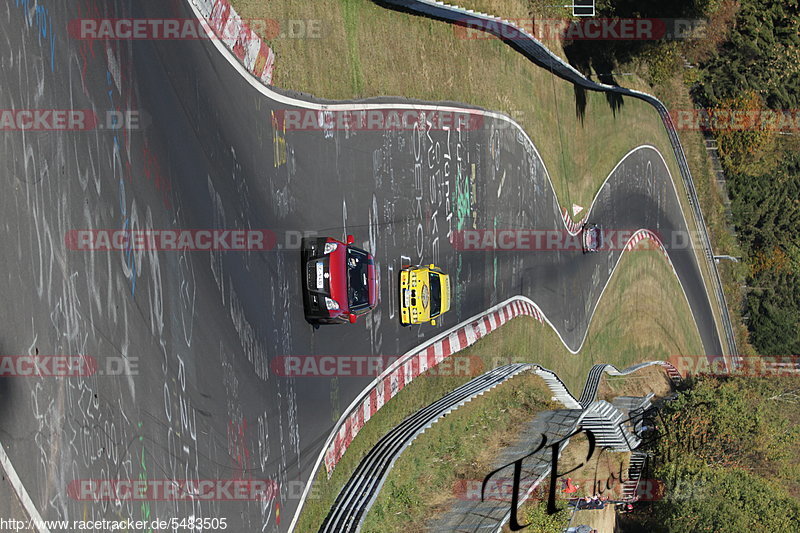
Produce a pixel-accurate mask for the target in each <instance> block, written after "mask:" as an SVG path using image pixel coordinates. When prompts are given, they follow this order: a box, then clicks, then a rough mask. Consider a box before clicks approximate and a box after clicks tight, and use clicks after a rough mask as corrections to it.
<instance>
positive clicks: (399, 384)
mask: <svg viewBox="0 0 800 533" xmlns="http://www.w3.org/2000/svg"><path fill="white" fill-rule="evenodd" d="M520 315H527V316H532V317H533V318H535V319H536V320H538V321H539V322H543V321H544V317H543V315H542V312H541V310H540V309H539V308H538V307H537V306H536V305H535V304H533V303H530V302H528V301H525V300H522V299H511V301H508V302H506V303H504V304H502V305H500V306H497V307H495V308H493V309H490V310H489V311H487V312H486V313H484V314H482V315H480V316H478V317H476V318H474V319H472V320H469V321H467V323H466V324H463V325H462V326H461V327H458V328H456V329H455V330H454V331H452V332H451V333H449V334H446V335H440V336H439V337H435V338H434V339H433V340H432V341H431V342H430V343H428V344H426V345H423V347H422V348H421V349H418V350H415V351H413V352H411V353H410V354H406V355H404V356H403V357H402V358H401V359H399V360H397V361H396V362H395V363H394V364H393V365H392V366H390V367H389V368H388V369H386V370H385V371H384V372H383V373H382V374H381V375H380V376H379V377H378V378H376V379H375V381H374V382H373V385H372V386H371V387H369V389H368V390H367V391H365V392H364V393H362V395H361V396H360V397H359V398H358V399H357V400H356V401H355V402H353V404H352V405H353V406H355V407H353V408H351V409H349V413H350V414H349V415H348V416H347V418H346V419H345V421H344V423H343V424H341V425H340V426H339V429H338V431H337V433H336V437H334V439H333V441H332V442H331V443H330V445H329V446H328V448H327V450H326V451H325V468H326V470H327V471H328V475H329V476H330V474H331V472H333V469H334V467H335V466H336V463H337V462H338V461H339V459H341V458H342V455H344V452H345V451H346V450H347V447H348V446H349V445H350V443H351V442H352V441H353V439H354V438H355V436H356V435H357V434H358V432H359V431H361V428H363V427H364V424H366V423H367V421H368V420H369V419H370V418H371V417H372V416H373V415H374V414H375V413H376V412H377V411H378V409H380V408H381V407H383V405H384V404H385V403H386V402H388V401H389V400H390V399H392V398H393V397H394V396H395V395H397V394H398V393H399V392H400V391H401V390H403V388H405V387H406V385H408V384H409V383H411V381H413V380H414V379H415V378H417V377H418V376H419V375H420V374H422V373H424V372H425V371H426V370H428V369H429V368H432V367H434V366H436V365H438V364H439V363H441V362H442V361H443V360H444V359H445V358H447V357H450V356H451V355H453V354H454V353H456V352H458V351H459V350H463V349H464V348H466V347H468V346H470V345H471V344H473V343H475V341H477V340H478V339H480V338H481V337H483V336H485V335H486V334H487V333H489V332H490V331H493V330H495V329H497V328H498V327H500V326H502V325H503V324H505V323H506V322H508V321H509V320H511V319H512V318H514V317H517V316H520Z"/></svg>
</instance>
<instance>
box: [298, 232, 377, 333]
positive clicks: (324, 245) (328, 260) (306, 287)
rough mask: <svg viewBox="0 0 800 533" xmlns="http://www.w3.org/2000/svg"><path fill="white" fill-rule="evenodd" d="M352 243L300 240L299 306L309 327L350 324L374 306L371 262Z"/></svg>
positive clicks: (374, 276) (329, 239) (349, 239)
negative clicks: (301, 306) (301, 294)
mask: <svg viewBox="0 0 800 533" xmlns="http://www.w3.org/2000/svg"><path fill="white" fill-rule="evenodd" d="M353 242H354V238H353V236H352V235H348V236H347V242H346V243H345V242H341V241H337V240H336V239H334V238H332V237H323V238H319V239H303V243H302V249H303V251H302V263H303V306H304V308H305V314H306V320H308V321H309V322H311V323H312V324H342V323H346V322H350V323H354V322H355V321H356V319H357V318H358V316H359V315H364V314H366V313H369V312H370V311H372V310H373V309H375V306H376V305H377V304H378V277H377V271H376V269H375V261H374V260H373V258H372V255H371V254H370V253H369V252H366V251H364V250H362V249H361V248H358V247H356V246H353Z"/></svg>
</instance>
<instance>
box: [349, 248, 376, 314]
mask: <svg viewBox="0 0 800 533" xmlns="http://www.w3.org/2000/svg"><path fill="white" fill-rule="evenodd" d="M371 262H372V260H371V259H370V257H369V254H367V252H365V251H363V250H359V249H358V248H353V247H348V248H347V295H348V299H349V304H350V310H351V311H358V310H359V309H363V308H365V307H369V279H368V277H369V268H368V265H369V264H370V263H371Z"/></svg>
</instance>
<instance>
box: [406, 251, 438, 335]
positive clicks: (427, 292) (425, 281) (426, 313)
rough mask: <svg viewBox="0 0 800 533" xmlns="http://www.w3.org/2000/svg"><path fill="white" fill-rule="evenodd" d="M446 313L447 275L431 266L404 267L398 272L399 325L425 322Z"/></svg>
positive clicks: (433, 322)
mask: <svg viewBox="0 0 800 533" xmlns="http://www.w3.org/2000/svg"><path fill="white" fill-rule="evenodd" d="M449 310H450V276H448V275H447V274H445V273H444V272H442V271H441V269H439V268H436V266H435V265H428V266H416V267H408V268H405V269H403V270H401V271H400V323H401V324H403V325H404V326H408V325H410V324H422V323H423V322H428V321H430V323H431V324H432V325H434V326H435V325H436V318H437V317H439V316H440V315H442V314H443V313H446V312H447V311H449Z"/></svg>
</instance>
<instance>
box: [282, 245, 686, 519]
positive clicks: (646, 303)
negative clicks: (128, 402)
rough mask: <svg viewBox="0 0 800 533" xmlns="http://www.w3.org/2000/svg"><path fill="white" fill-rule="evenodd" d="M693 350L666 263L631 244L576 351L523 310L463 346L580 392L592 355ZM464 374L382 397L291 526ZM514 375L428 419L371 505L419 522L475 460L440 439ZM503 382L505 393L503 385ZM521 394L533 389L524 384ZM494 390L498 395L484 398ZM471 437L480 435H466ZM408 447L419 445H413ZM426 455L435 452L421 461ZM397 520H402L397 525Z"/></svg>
mask: <svg viewBox="0 0 800 533" xmlns="http://www.w3.org/2000/svg"><path fill="white" fill-rule="evenodd" d="M701 350H702V345H701V343H700V337H699V334H698V332H697V328H696V326H695V324H694V321H693V319H692V317H691V314H690V312H689V309H688V304H687V303H686V300H685V298H684V296H683V292H682V291H681V289H680V286H679V284H678V281H677V279H676V278H675V276H674V274H672V271H671V270H670V268H669V265H668V264H667V263H666V261H665V260H664V258H663V256H662V255H661V253H660V252H658V251H653V250H637V251H636V252H633V253H629V254H625V255H624V256H623V259H622V263H621V264H620V266H619V267H618V269H617V271H616V272H615V273H614V276H613V277H612V280H611V282H610V285H609V287H608V288H607V289H606V292H605V295H604V297H603V299H602V300H601V302H600V304H599V306H598V309H597V313H596V315H595V318H594V320H593V321H592V323H591V325H590V332H589V338H588V340H587V342H586V344H585V345H584V347H583V349H582V350H581V351H580V352H579V353H578V354H575V355H573V354H571V353H569V351H568V350H567V349H566V348H565V347H564V346H563V344H562V343H561V341H560V340H559V339H558V337H557V335H556V334H555V332H553V330H552V329H550V328H549V327H548V326H545V325H542V324H540V323H538V322H537V321H535V320H534V319H532V318H528V317H522V318H517V319H515V320H512V321H511V322H509V323H508V324H506V325H505V326H503V327H502V328H500V329H499V330H498V331H496V332H494V333H491V334H490V335H487V336H486V337H484V338H482V339H480V340H479V341H478V342H477V343H475V344H474V345H472V346H471V347H470V348H468V349H467V350H464V351H463V352H462V354H463V355H473V356H478V357H480V358H481V359H482V360H483V362H484V367H485V368H487V369H488V368H492V367H495V366H499V365H501V364H507V363H510V362H521V361H530V362H535V363H538V364H540V365H542V366H544V367H546V368H549V369H551V370H553V371H555V372H557V373H558V375H559V376H560V377H561V379H563V380H564V382H565V383H566V384H567V386H568V387H569V388H570V390H571V391H572V392H573V393H574V394H580V391H581V390H582V387H583V384H584V382H585V380H586V374H587V372H588V370H589V368H590V367H591V365H592V364H594V363H597V362H608V363H613V364H616V365H618V366H619V367H625V366H629V365H632V364H635V363H638V362H641V361H644V360H653V359H665V358H667V357H668V356H669V355H672V354H698V353H702V351H701ZM468 379H469V378H466V377H435V378H434V377H428V378H419V379H417V380H415V381H413V382H412V383H411V384H410V385H409V386H408V387H406V388H405V389H403V390H402V391H401V392H400V394H398V395H397V396H396V397H395V398H394V399H393V400H392V401H391V402H389V403H388V404H386V405H384V407H383V408H382V409H381V410H380V411H378V413H377V414H376V415H375V416H374V417H372V418H371V419H370V420H369V422H368V423H367V424H366V425H365V426H364V428H363V429H362V430H361V431H360V432H359V434H358V435H357V436H356V438H355V439H354V440H353V442H352V443H351V445H350V448H348V451H347V453H345V454H344V456H343V457H342V460H341V462H340V463H339V464H338V465H337V467H336V468H335V469H334V471H333V474H332V476H331V478H330V479H328V478H327V476H326V474H325V473H324V469H323V470H322V471H321V472H320V473H319V474H318V476H317V478H316V480H315V489H314V494H315V497H314V498H313V499H309V500H308V501H307V503H306V505H305V508H304V511H303V513H302V515H301V517H300V523H299V525H298V527H299V529H298V531H316V530H317V529H319V525H320V524H321V523H322V521H323V520H324V518H325V516H326V515H327V513H328V511H329V510H330V506H331V505H332V504H333V501H334V500H335V498H336V495H337V494H338V492H339V490H340V489H341V487H342V486H343V485H344V483H345V482H346V481H347V480H348V479H349V477H350V474H351V473H352V472H353V470H354V469H355V467H356V466H357V464H358V463H359V462H360V460H361V458H362V457H363V456H364V455H365V454H366V452H367V451H368V450H369V449H371V448H372V446H374V444H375V443H376V442H377V441H378V440H379V439H380V438H381V437H382V436H383V435H384V434H386V432H388V431H389V430H390V429H391V428H393V427H394V426H395V425H396V424H397V423H399V422H400V421H401V420H402V419H403V418H405V417H406V416H408V415H409V414H411V413H413V412H415V411H417V410H418V409H419V408H421V407H424V406H426V405H428V404H429V403H431V402H433V401H434V400H437V399H439V398H440V397H441V396H443V395H444V394H446V393H447V392H449V391H451V390H453V389H454V388H456V387H457V386H459V385H461V384H463V383H464V382H466V381H468ZM517 379H520V381H521V379H522V378H514V380H512V381H511V382H509V383H508V384H506V385H504V386H503V387H507V389H504V388H503V387H498V389H496V390H495V391H493V392H490V393H489V394H487V395H486V396H485V397H484V398H482V399H480V400H477V401H474V402H472V404H471V405H469V406H468V407H467V408H462V409H460V410H458V411H456V412H454V413H452V414H451V415H449V416H448V417H447V418H446V419H445V420H446V423H444V421H443V422H440V423H439V424H435V425H434V426H433V427H432V428H431V429H430V430H428V431H427V432H426V433H425V434H423V435H422V436H420V437H419V438H418V439H417V440H416V441H415V442H414V444H412V445H411V447H410V448H408V449H407V450H406V452H405V453H404V454H403V457H402V461H403V462H402V463H398V465H405V464H406V462H407V461H410V462H411V464H412V465H414V466H413V468H412V469H411V470H409V468H407V467H405V466H403V467H396V468H394V469H393V470H392V472H391V473H390V476H389V480H391V482H392V483H394V485H391V484H390V482H389V481H388V480H387V485H386V487H389V488H390V490H387V491H382V493H381V495H380V496H379V497H378V502H381V503H380V505H381V506H382V507H376V508H380V509H382V510H383V513H384V514H385V515H386V516H388V515H391V517H390V518H391V523H392V524H397V528H401V529H405V528H406V526H408V527H411V526H410V525H409V524H411V523H414V524H416V525H417V526H419V524H420V523H421V522H424V519H425V517H426V516H427V514H426V513H428V512H430V508H429V507H428V506H427V503H428V502H435V501H437V500H436V494H439V493H440V490H441V487H451V486H452V483H453V481H454V480H455V478H454V477H447V476H448V475H451V476H452V475H455V473H456V472H459V470H460V471H461V472H464V471H466V470H464V469H465V468H468V467H469V465H471V464H472V462H475V461H476V456H475V454H476V452H480V451H481V450H480V449H476V448H475V447H468V446H465V447H464V448H462V449H460V450H459V452H458V454H456V455H453V454H452V453H450V454H449V455H448V454H447V450H446V447H447V446H448V444H447V443H452V442H453V441H454V440H463V441H467V442H469V441H471V440H472V439H473V437H471V435H473V434H476V435H481V434H482V433H481V431H482V429H481V422H480V421H482V420H486V416H487V415H486V413H495V414H497V412H498V406H499V405H502V403H503V402H505V401H506V399H507V398H515V397H516V396H515V394H518V393H517V392H514V391H517V390H518V389H517V388H515V387H518V385H515V380H517ZM529 379H538V378H529ZM540 385H541V382H540ZM531 388H533V387H531ZM504 390H507V391H511V392H505V393H504V392H503V391H504ZM523 393H524V394H533V392H532V391H527V390H525V391H524V392H523ZM495 395H496V396H497V397H498V398H499V399H496V400H492V399H491V398H492V397H493V396H495ZM535 400H536V397H530V398H529V400H526V403H525V405H531V406H532V407H531V409H528V410H527V411H526V412H525V413H523V414H524V416H527V417H528V418H530V417H533V416H534V414H535V412H536V411H537V410H538V409H539V408H540V406H541V405H542V404H541V402H537V401H535ZM483 402H488V404H487V405H488V406H482V405H481V404H482V403H483ZM515 403H516V401H515V402H509V403H506V406H505V407H500V409H502V408H507V409H509V410H510V412H509V413H505V414H503V415H502V416H503V417H512V418H513V417H517V416H519V413H518V412H515V411H514V410H513V409H511V408H512V406H513V405H515ZM492 416H495V415H492ZM497 416H500V415H497ZM504 420H509V419H507V418H501V419H499V420H498V422H497V423H496V424H495V425H494V429H493V430H496V428H501V427H503V426H502V423H503V421H504ZM476 424H477V425H476ZM475 440H480V439H479V438H478V437H475ZM482 442H484V441H482ZM417 450H423V451H421V452H419V453H418V452H417ZM430 450H434V451H436V450H438V451H440V452H442V454H441V455H440V454H438V452H437V453H433V454H431V452H430ZM425 457H435V459H431V462H430V463H425V462H424V461H425V459H424V458H425ZM484 460H488V458H484ZM441 461H446V462H447V463H448V468H442V465H441V464H440V462H441ZM411 472H422V473H425V472H436V477H435V478H433V479H428V478H425V479H424V480H420V479H417V481H415V482H414V483H413V484H412V483H411V482H410V481H409V478H408V476H409V475H410V473H411ZM448 472H450V474H448ZM461 475H463V474H461ZM395 476H400V477H395ZM412 485H413V486H414V487H416V488H417V492H414V493H413V494H412V495H411V496H408V495H407V494H406V493H407V491H408V490H409V489H410V487H412ZM393 486H394V487H396V488H397V489H396V490H394V491H392V489H391V487H393ZM389 494H394V496H398V497H399V498H400V499H402V500H404V501H405V502H406V506H404V507H403V512H402V513H401V515H394V514H393V513H394V512H396V511H391V509H396V507H395V506H397V505H399V504H398V503H397V502H394V503H392V502H389V501H388V500H387V498H388V496H387V495H389ZM403 516H407V517H408V520H409V521H410V522H409V523H406V522H404V521H403V519H402V517H403ZM370 520H372V518H370ZM404 523H405V524H406V526H403V525H402V524H404ZM392 527H394V526H392ZM398 530H399V529H384V531H398Z"/></svg>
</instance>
